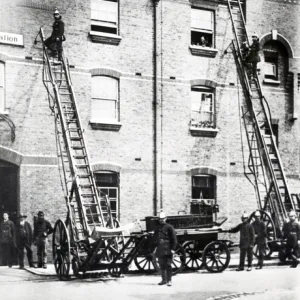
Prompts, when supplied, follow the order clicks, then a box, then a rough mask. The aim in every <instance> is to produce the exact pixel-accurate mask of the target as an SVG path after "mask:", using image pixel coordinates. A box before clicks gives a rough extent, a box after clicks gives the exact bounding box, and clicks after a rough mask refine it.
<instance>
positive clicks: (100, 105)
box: [91, 76, 119, 122]
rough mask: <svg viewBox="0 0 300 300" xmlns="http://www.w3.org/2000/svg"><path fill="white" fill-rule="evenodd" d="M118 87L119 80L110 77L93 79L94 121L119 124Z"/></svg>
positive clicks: (92, 106) (92, 109)
mask: <svg viewBox="0 0 300 300" xmlns="http://www.w3.org/2000/svg"><path fill="white" fill-rule="evenodd" d="M118 86H119V81H118V79H115V78H112V77H108V76H93V77H92V104H91V119H92V120H101V121H107V122H118V120H119V108H118V98H119V96H118V94H119V92H118V89H119V88H118Z"/></svg>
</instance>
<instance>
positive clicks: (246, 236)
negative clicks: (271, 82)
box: [230, 222, 255, 249]
mask: <svg viewBox="0 0 300 300" xmlns="http://www.w3.org/2000/svg"><path fill="white" fill-rule="evenodd" d="M230 232H233V233H236V232H240V248H243V249H246V248H249V247H253V246H254V242H255V233H254V228H253V226H252V224H250V223H249V222H246V223H241V224H239V225H237V226H236V227H234V228H232V229H230Z"/></svg>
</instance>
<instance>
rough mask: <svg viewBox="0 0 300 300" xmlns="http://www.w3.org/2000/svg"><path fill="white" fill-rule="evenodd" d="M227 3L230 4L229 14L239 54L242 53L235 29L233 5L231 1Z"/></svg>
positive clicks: (228, 0)
mask: <svg viewBox="0 0 300 300" xmlns="http://www.w3.org/2000/svg"><path fill="white" fill-rule="evenodd" d="M227 3H228V8H229V14H230V18H231V23H232V27H233V33H234V37H235V40H236V41H237V49H238V52H239V53H241V46H240V44H239V40H238V36H237V31H236V28H235V25H234V19H233V13H232V8H231V5H230V0H227Z"/></svg>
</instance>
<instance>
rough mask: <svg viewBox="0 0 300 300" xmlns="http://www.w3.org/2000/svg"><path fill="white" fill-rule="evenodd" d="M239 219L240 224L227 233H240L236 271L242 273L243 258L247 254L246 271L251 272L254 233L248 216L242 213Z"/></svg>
mask: <svg viewBox="0 0 300 300" xmlns="http://www.w3.org/2000/svg"><path fill="white" fill-rule="evenodd" d="M241 219H242V223H240V224H239V225H237V226H236V227H234V228H231V229H229V232H232V233H236V232H240V264H239V267H238V268H237V269H236V270H237V271H244V267H245V258H246V254H247V260H248V269H247V271H251V270H252V260H253V246H254V241H255V233H254V228H253V226H252V225H251V224H250V223H249V217H248V214H246V213H244V214H243V215H242V218H241Z"/></svg>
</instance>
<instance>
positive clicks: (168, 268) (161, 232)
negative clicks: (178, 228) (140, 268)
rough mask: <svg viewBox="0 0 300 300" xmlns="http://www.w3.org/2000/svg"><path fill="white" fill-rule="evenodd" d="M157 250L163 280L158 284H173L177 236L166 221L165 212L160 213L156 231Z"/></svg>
mask: <svg viewBox="0 0 300 300" xmlns="http://www.w3.org/2000/svg"><path fill="white" fill-rule="evenodd" d="M154 238H155V245H156V250H155V254H156V256H157V258H158V264H159V266H160V271H161V277H162V281H161V282H160V283H159V284H158V285H164V284H167V285H168V286H171V285H172V260H173V254H174V253H175V250H176V245H177V238H176V233H175V230H174V228H173V226H172V225H170V224H167V223H166V215H165V213H164V212H160V214H159V224H158V228H157V229H156V230H155V233H154Z"/></svg>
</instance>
